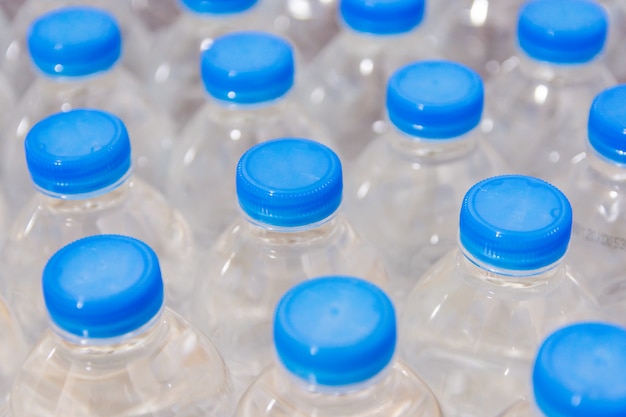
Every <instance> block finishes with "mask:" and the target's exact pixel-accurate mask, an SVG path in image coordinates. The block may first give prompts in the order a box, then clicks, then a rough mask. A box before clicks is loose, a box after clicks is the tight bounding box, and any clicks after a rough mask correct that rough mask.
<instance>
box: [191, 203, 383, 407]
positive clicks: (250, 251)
mask: <svg viewBox="0 0 626 417" xmlns="http://www.w3.org/2000/svg"><path fill="white" fill-rule="evenodd" d="M202 270H203V276H202V277H201V278H200V279H199V280H198V283H199V286H198V288H197V290H196V291H195V296H194V300H193V309H194V314H193V320H194V322H195V323H196V325H197V326H198V327H200V328H201V329H202V330H204V331H205V332H206V333H207V334H208V335H209V336H210V337H211V338H212V340H214V341H215V343H216V344H217V346H218V348H219V349H220V351H221V352H223V354H224V359H225V360H226V363H227V365H228V366H229V369H230V370H231V372H232V374H233V379H234V382H235V388H236V392H237V393H238V396H239V395H240V394H241V393H242V392H243V391H244V389H245V388H246V387H247V386H248V385H249V384H250V382H251V381H252V379H253V378H254V377H256V376H257V375H258V374H259V373H260V372H261V370H262V369H263V368H264V367H265V366H266V365H267V364H268V363H270V362H271V359H272V330H271V329H272V328H271V324H272V320H273V314H274V308H275V305H276V303H277V302H278V300H279V299H280V297H281V296H282V295H283V294H284V293H285V292H286V291H287V290H288V289H289V288H291V287H292V286H293V285H294V284H296V283H298V282H301V281H304V280H306V279H310V278H314V277H317V276H323V275H329V274H339V275H353V276H359V277H363V278H364V279H366V280H369V281H371V282H374V283H376V284H378V285H380V286H381V287H383V288H386V281H387V275H386V271H385V268H384V265H383V262H382V259H380V258H379V257H378V256H377V254H376V252H375V250H374V248H373V247H372V246H370V245H369V243H367V242H364V241H362V240H361V239H360V238H359V237H358V236H357V235H356V234H355V233H354V231H353V229H352V228H351V226H350V225H349V224H348V223H347V222H346V221H345V220H344V219H343V217H342V216H341V215H339V214H337V215H336V216H334V217H333V218H331V219H330V220H327V221H325V222H324V223H323V224H319V225H317V226H311V227H307V228H303V229H302V230H300V231H291V232H289V231H286V230H283V231H280V230H271V229H268V228H267V227H263V226H262V225H261V226H260V225H256V224H253V223H251V222H249V221H248V220H245V219H239V220H237V221H236V222H235V223H233V224H232V225H231V227H230V228H229V229H227V230H226V231H225V232H224V233H223V234H222V235H221V236H220V238H219V239H218V240H217V242H216V243H215V245H214V247H213V248H212V250H211V251H210V252H209V254H208V255H207V264H206V265H205V266H204V267H203V268H202Z"/></svg>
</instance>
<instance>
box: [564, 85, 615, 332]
mask: <svg viewBox="0 0 626 417" xmlns="http://www.w3.org/2000/svg"><path fill="white" fill-rule="evenodd" d="M588 121H589V122H588V130H587V131H588V141H587V143H588V146H587V149H586V152H584V153H581V155H580V157H579V158H577V159H576V162H577V163H576V164H573V165H572V167H571V171H570V173H569V176H568V177H567V178H565V179H564V180H563V184H562V185H560V187H561V189H562V190H563V192H565V193H566V195H567V196H568V198H569V200H570V202H571V204H572V207H573V210H574V228H573V232H572V242H571V245H570V250H569V252H568V262H569V263H570V264H571V265H572V267H574V268H575V269H576V270H577V271H578V272H579V273H580V275H581V279H582V280H583V283H584V284H585V285H586V286H587V287H588V288H589V289H591V291H592V292H593V294H594V295H595V296H596V297H597V298H598V301H599V302H600V305H601V306H602V307H603V308H604V309H605V311H606V312H607V314H608V315H609V317H610V318H611V320H615V321H618V322H620V323H622V324H626V288H625V287H624V282H625V280H626V258H625V257H624V254H625V253H626V252H625V251H626V210H625V205H626V193H625V192H624V185H626V156H625V155H626V144H625V143H626V142H625V140H626V133H625V132H626V86H624V85H621V86H617V87H613V88H610V89H607V90H605V91H603V92H602V93H600V94H599V95H598V96H596V98H595V99H594V101H593V104H592V105H591V109H590V111H589V117H588Z"/></svg>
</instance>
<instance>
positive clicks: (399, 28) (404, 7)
mask: <svg viewBox="0 0 626 417" xmlns="http://www.w3.org/2000/svg"><path fill="white" fill-rule="evenodd" d="M424 8H425V0H341V1H340V2H339V13H340V16H341V18H342V19H343V21H344V23H345V24H346V25H348V27H350V28H351V29H352V30H355V31H357V32H363V33H371V34H374V35H393V34H400V33H406V32H409V31H411V30H413V29H414V28H415V27H417V26H418V25H419V24H420V23H421V22H422V19H423V18H424Z"/></svg>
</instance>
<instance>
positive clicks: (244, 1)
mask: <svg viewBox="0 0 626 417" xmlns="http://www.w3.org/2000/svg"><path fill="white" fill-rule="evenodd" d="M179 1H180V2H181V3H182V5H183V6H185V7H186V8H187V9H188V10H190V11H192V12H194V13H201V14H229V13H239V12H243V11H245V10H248V9H250V8H251V7H252V6H254V5H255V4H256V3H257V1H258V0H179Z"/></svg>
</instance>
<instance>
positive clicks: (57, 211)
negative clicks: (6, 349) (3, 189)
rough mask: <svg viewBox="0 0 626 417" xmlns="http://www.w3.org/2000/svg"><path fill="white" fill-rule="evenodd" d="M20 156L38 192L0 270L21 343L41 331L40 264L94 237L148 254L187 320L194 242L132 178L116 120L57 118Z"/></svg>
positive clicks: (80, 114)
mask: <svg viewBox="0 0 626 417" xmlns="http://www.w3.org/2000/svg"><path fill="white" fill-rule="evenodd" d="M25 149H26V162H27V164H28V168H29V171H30V175H31V179H32V184H33V185H34V187H35V188H36V189H37V192H35V193H34V192H33V191H31V200H30V201H29V203H28V204H27V205H25V206H24V207H23V208H22V210H21V211H20V214H19V216H18V218H17V219H16V220H15V222H14V224H13V227H12V229H11V232H10V236H9V238H8V239H7V244H6V245H5V246H4V250H3V251H2V259H1V261H2V263H1V266H2V268H3V271H4V272H3V285H4V286H5V287H6V288H7V289H6V292H5V293H6V294H7V301H8V302H9V303H10V305H11V308H12V309H13V312H14V314H15V315H16V317H17V319H18V320H19V322H20V324H21V326H22V328H23V329H24V332H25V336H26V338H27V342H28V343H30V344H32V343H33V342H34V341H35V339H36V338H37V337H38V336H39V335H40V334H41V332H42V330H43V329H44V328H45V327H46V315H45V308H44V304H43V299H42V297H41V287H40V280H41V271H42V268H43V266H44V264H45V262H46V261H47V259H48V258H49V257H50V256H51V255H52V254H53V253H54V251H56V250H57V249H59V248H60V247H61V246H63V245H65V244H67V243H69V242H71V241H73V240H76V239H78V238H81V237H84V236H89V235H94V234H104V233H115V234H125V235H129V236H133V237H136V238H138V239H141V240H143V241H145V242H146V243H148V244H149V245H150V246H151V247H152V248H154V250H155V251H156V252H157V254H158V255H159V258H160V261H161V266H162V268H163V271H164V276H165V285H166V292H167V300H166V302H167V305H168V306H170V307H173V308H175V309H176V311H179V312H181V313H185V311H186V309H185V307H186V306H187V301H188V299H189V297H190V296H191V292H192V287H193V282H194V279H195V274H196V272H197V267H198V265H197V263H196V262H197V260H198V259H197V253H196V248H195V245H194V241H193V235H192V232H191V230H190V229H189V226H188V224H187V222H186V221H185V220H184V219H183V217H182V216H181V215H180V214H179V213H178V212H176V211H175V210H174V209H172V208H171V207H170V205H169V204H168V203H167V201H166V200H165V198H164V197H163V196H162V195H161V194H160V193H159V192H158V191H156V189H154V188H153V187H152V186H150V185H149V184H147V183H146V182H144V181H143V180H141V179H140V178H138V177H136V176H135V175H134V174H133V171H132V166H131V156H130V153H131V147H130V140H129V136H128V133H127V131H126V128H125V127H124V124H123V123H122V121H121V120H120V119H119V118H117V117H116V116H114V115H112V114H110V113H106V112H102V111H98V110H87V109H85V110H73V111H70V112H66V113H57V114H54V115H52V116H49V117H47V118H45V119H43V120H41V121H40V122H38V123H37V124H35V126H33V128H32V129H31V130H30V132H29V133H28V135H27V137H26V141H25ZM32 194H35V195H34V196H33V195H32Z"/></svg>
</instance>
